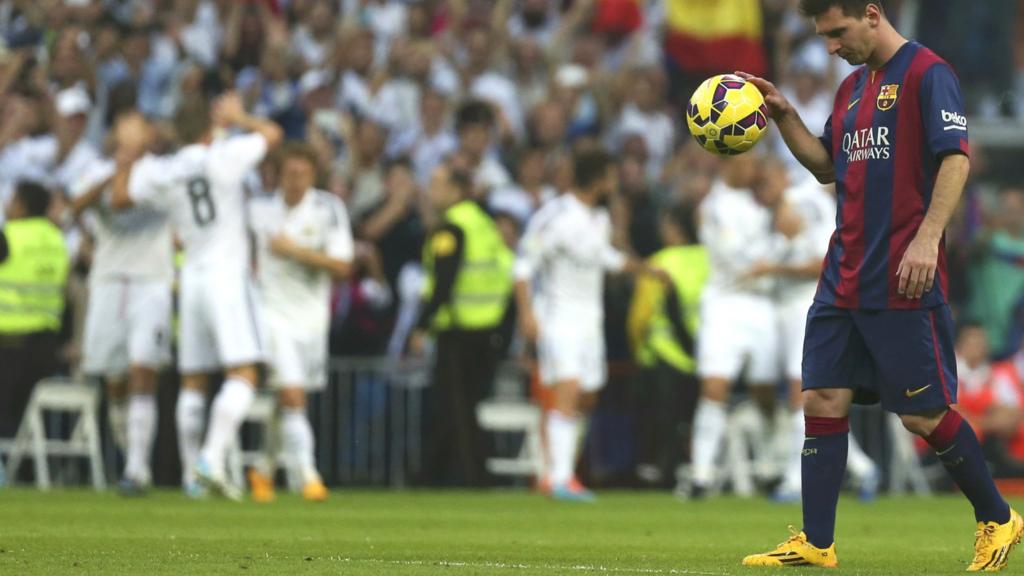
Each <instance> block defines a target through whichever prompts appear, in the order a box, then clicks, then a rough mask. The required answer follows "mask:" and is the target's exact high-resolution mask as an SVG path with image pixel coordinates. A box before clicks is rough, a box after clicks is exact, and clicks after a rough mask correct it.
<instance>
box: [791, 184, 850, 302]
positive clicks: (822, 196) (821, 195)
mask: <svg viewBox="0 0 1024 576" xmlns="http://www.w3.org/2000/svg"><path fill="white" fill-rule="evenodd" d="M785 195H786V196H785V197H786V202H787V203H789V204H790V205H792V206H793V208H795V209H796V211H797V213H798V214H800V219H801V220H803V229H802V230H801V232H800V234H798V235H797V236H796V237H795V238H793V239H791V240H789V241H788V242H787V243H786V249H785V252H784V253H783V254H782V258H781V261H782V262H783V263H784V264H791V265H803V264H806V263H808V262H811V261H816V262H821V261H822V260H824V258H825V253H826V252H828V243H829V241H830V240H831V238H832V232H833V231H834V230H835V227H836V225H835V222H836V200H835V198H833V197H832V195H831V194H830V193H829V192H828V191H827V190H826V189H825V188H824V187H823V186H822V185H821V184H819V183H818V181H817V180H815V179H814V178H812V177H807V178H805V179H804V180H802V181H801V182H799V183H797V184H796V185H795V186H791V187H789V188H787V189H786V192H785ZM817 284H818V278H817V277H815V278H792V277H786V276H782V277H780V278H779V289H780V291H781V294H782V296H783V297H785V296H786V295H787V294H790V293H794V292H795V291H797V290H801V291H805V290H808V289H809V290H813V289H814V287H815V286H817Z"/></svg>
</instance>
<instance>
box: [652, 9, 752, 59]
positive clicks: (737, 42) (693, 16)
mask: <svg viewBox="0 0 1024 576" xmlns="http://www.w3.org/2000/svg"><path fill="white" fill-rule="evenodd" d="M665 10H666V16H667V18H666V24H667V26H666V34H665V52H666V53H667V54H668V56H669V57H670V58H671V59H672V60H673V61H674V62H675V63H676V65H678V66H679V67H680V68H682V69H683V70H684V71H686V72H690V73H706V74H708V75H712V74H722V73H726V72H732V71H734V70H743V71H745V72H750V73H751V74H756V75H762V74H764V73H765V51H764V44H763V42H762V39H761V37H762V26H763V23H762V17H761V3H760V0H667V1H666V2H665Z"/></svg>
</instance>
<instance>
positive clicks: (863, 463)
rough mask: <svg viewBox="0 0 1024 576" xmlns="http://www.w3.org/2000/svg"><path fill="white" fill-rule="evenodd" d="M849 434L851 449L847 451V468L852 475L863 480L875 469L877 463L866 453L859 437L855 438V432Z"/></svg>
mask: <svg viewBox="0 0 1024 576" xmlns="http://www.w3.org/2000/svg"><path fill="white" fill-rule="evenodd" d="M847 436H849V437H850V449H849V450H848V451H847V456H846V469H847V470H849V471H850V475H851V476H853V477H854V478H856V479H857V480H862V479H864V477H865V476H867V475H868V474H871V473H872V472H873V471H874V470H875V463H874V462H873V461H872V460H871V458H870V457H868V455H867V454H865V453H864V450H863V449H862V448H861V447H860V444H858V443H857V439H856V438H854V436H853V432H850V433H849V434H847Z"/></svg>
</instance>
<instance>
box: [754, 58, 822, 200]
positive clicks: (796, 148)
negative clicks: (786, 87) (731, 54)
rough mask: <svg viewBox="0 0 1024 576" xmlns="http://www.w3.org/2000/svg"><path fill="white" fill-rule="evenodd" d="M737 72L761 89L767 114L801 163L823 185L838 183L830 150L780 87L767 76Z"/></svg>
mask: <svg viewBox="0 0 1024 576" xmlns="http://www.w3.org/2000/svg"><path fill="white" fill-rule="evenodd" d="M736 74H737V75H738V76H740V77H741V78H743V79H744V80H746V81H748V82H750V83H752V84H753V85H754V86H757V89H758V90H760V91H761V94H762V95H763V96H764V102H765V105H766V106H767V107H768V115H769V116H771V117H772V120H775V125H776V126H777V127H778V128H779V133H780V134H782V139H783V141H785V142H786V146H787V147H788V148H789V150H790V151H791V152H793V156H795V157H796V159H797V160H799V161H800V164H802V165H803V167H804V168H807V170H808V171H809V172H810V173H811V174H813V175H814V177H815V178H817V180H818V182H821V183H822V184H830V183H832V182H835V180H836V176H835V171H834V170H833V167H832V158H831V157H829V155H828V150H826V149H825V146H823V145H822V143H821V141H820V140H818V138H817V137H816V136H814V134H811V131H810V130H808V129H807V126H806V125H805V124H804V121H803V119H802V118H800V114H798V113H797V111H796V110H795V109H794V108H793V106H792V105H791V104H790V103H789V101H788V100H786V97H785V96H783V95H782V93H781V92H779V89H778V88H776V87H775V85H774V84H772V83H771V82H769V81H767V80H765V79H764V78H758V77H757V76H754V75H752V74H747V73H746V72H736Z"/></svg>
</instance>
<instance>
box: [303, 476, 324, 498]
mask: <svg viewBox="0 0 1024 576" xmlns="http://www.w3.org/2000/svg"><path fill="white" fill-rule="evenodd" d="M328 494H329V492H328V491H327V487H326V486H324V483H323V481H321V480H312V481H310V482H306V484H305V485H303V487H302V499H303V500H305V501H307V502H326V501H327V495H328Z"/></svg>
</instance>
